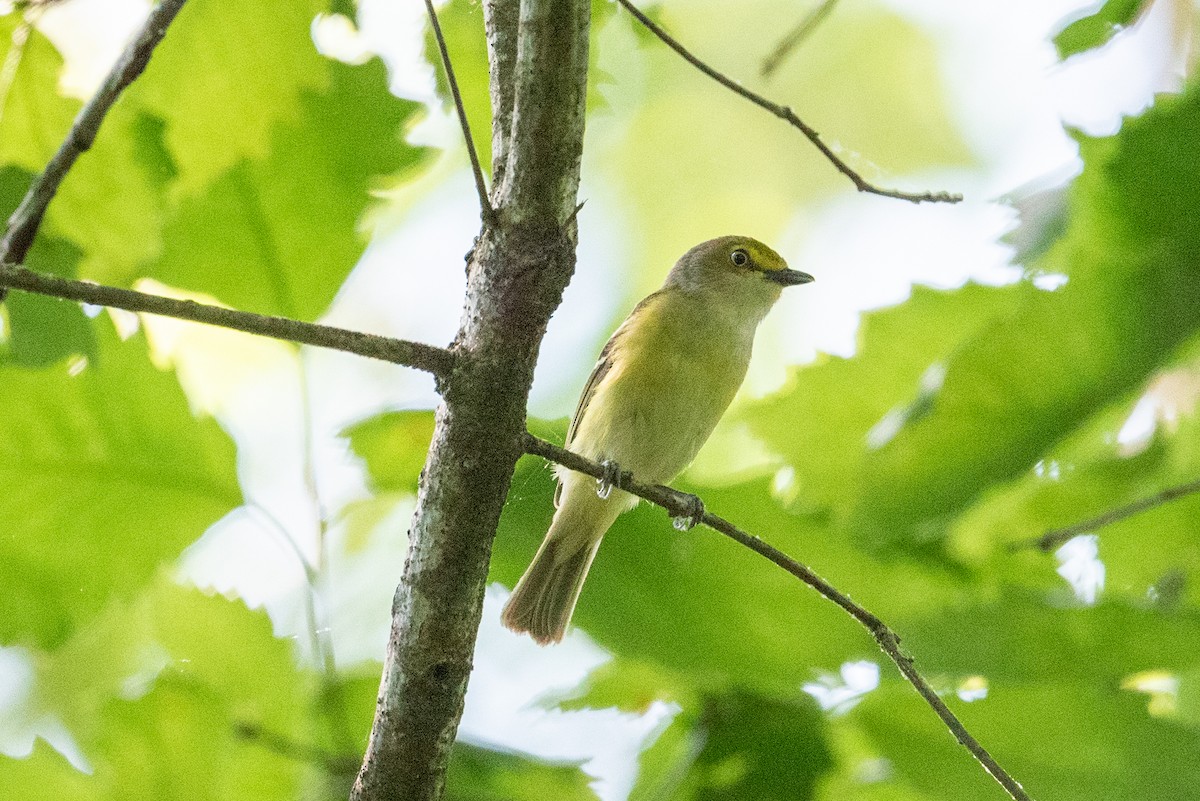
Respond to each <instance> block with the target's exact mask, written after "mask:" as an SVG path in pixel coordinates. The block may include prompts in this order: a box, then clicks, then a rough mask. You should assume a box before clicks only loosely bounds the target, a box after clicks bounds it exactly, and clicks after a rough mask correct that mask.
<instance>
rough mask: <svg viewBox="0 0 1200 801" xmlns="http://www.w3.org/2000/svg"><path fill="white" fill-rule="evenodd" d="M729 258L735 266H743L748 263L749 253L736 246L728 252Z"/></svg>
mask: <svg viewBox="0 0 1200 801" xmlns="http://www.w3.org/2000/svg"><path fill="white" fill-rule="evenodd" d="M729 260H730V261H731V262H733V264H734V266H735V267H745V266H746V265H747V264H749V263H750V255H749V254H748V253H746V251H744V250H742V249H741V248H738V249H737V250H735V251H733V252H732V253H730V254H729Z"/></svg>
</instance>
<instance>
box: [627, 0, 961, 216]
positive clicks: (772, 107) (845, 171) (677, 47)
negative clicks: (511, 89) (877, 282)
mask: <svg viewBox="0 0 1200 801" xmlns="http://www.w3.org/2000/svg"><path fill="white" fill-rule="evenodd" d="M617 2H618V3H620V4H621V5H622V6H623V7H624V8H625V9H626V10H627V11H628V12H629V13H630V14H632V15H633V16H634V17H635V18H636V19H637V21H638V22H640V23H641V24H642V25H644V26H645V27H646V28H647V29H648V30H649V31H650V32H651V33H653V34H654V35H655V36H657V37H658V38H659V39H661V40H662V42H663V43H664V44H665V45H666V46H667V47H669V48H671V49H672V50H674V51H675V52H676V53H678V54H679V55H680V56H681V57H682V58H683V60H684V61H686V62H688V63H689V64H691V65H692V66H693V67H695V68H696V69H698V70H700V71H701V72H703V73H704V74H705V75H707V76H708V77H710V78H712V79H713V80H714V81H716V82H717V83H719V84H721V85H722V86H724V87H725V88H726V89H728V90H729V91H731V92H733V93H734V94H736V95H740V96H741V97H743V98H745V99H746V100H749V101H750V102H751V103H753V104H754V105H756V106H758V107H759V108H761V109H764V110H766V111H769V112H770V113H772V114H774V115H775V116H776V117H779V118H780V119H781V120H784V121H785V122H787V123H788V124H789V125H791V126H792V127H793V128H796V129H797V130H799V131H800V133H802V134H804V136H805V137H806V138H807V139H808V141H809V142H812V144H813V146H814V147H816V148H817V150H819V151H821V154H822V155H823V156H825V158H826V159H827V160H828V161H829V162H830V163H831V164H832V165H833V166H834V167H835V168H837V171H838V172H840V173H841V174H842V175H844V176H846V177H847V178H849V179H850V181H851V182H852V183H853V184H854V186H855V188H856V189H858V191H859V192H867V193H869V194H872V195H880V196H881V197H890V198H895V199H897V200H907V201H909V202H911V203H958V202H959V201H961V200H962V195H960V194H957V193H950V192H901V191H900V190H898V189H884V188H882V187H879V186H876V185H875V184H873V183H871V182H870V181H868V180H867V179H866V178H863V177H862V176H861V175H859V174H858V173H857V172H856V171H855V170H854V169H853V168H852V167H851V166H850V165H849V164H847V163H846V162H845V161H843V160H842V159H840V158H839V157H838V155H837V154H836V153H834V152H833V149H832V148H830V147H829V145H827V144H825V141H824V140H823V139H821V135H820V134H818V133H817V132H816V130H815V129H814V128H813V127H812V126H810V125H808V124H807V123H806V122H804V121H803V120H802V119H800V118H799V117H797V116H796V114H795V112H793V111H792V110H791V109H790V108H788V107H787V106H781V105H779V104H778V103H773V102H771V101H770V100H767V99H766V98H765V97H763V96H762V95H760V94H757V93H755V92H752V91H750V90H749V89H747V88H746V87H744V86H742V85H741V84H740V83H738V82H737V81H735V80H733V79H732V78H730V77H728V76H726V75H725V74H724V73H722V72H718V71H717V70H715V69H713V68H712V67H710V66H709V65H708V64H706V63H705V62H703V61H701V60H700V59H699V58H697V57H696V56H695V55H693V54H692V53H691V51H689V50H688V49H687V48H686V47H684V46H683V45H681V44H680V43H679V42H678V41H676V40H675V39H674V38H673V37H672V36H671V35H670V34H669V33H667V32H666V31H665V30H663V29H662V27H660V26H659V25H658V24H656V23H655V22H654V20H652V19H650V18H649V17H647V16H646V15H645V14H643V13H642V12H641V11H640V10H638V8H637V6H635V5H634V4H633V3H631V2H630V0H617Z"/></svg>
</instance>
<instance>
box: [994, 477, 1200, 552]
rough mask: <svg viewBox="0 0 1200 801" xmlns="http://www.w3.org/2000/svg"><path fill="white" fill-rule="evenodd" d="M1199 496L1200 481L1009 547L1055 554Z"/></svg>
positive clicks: (1162, 492) (1013, 549) (1165, 491)
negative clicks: (1152, 511)
mask: <svg viewBox="0 0 1200 801" xmlns="http://www.w3.org/2000/svg"><path fill="white" fill-rule="evenodd" d="M1197 492H1200V479H1197V480H1195V481H1189V482H1187V483H1186V484H1180V485H1178V486H1175V487H1168V488H1167V489H1165V490H1163V491H1161V492H1156V493H1154V494H1153V495H1151V496H1149V497H1147V498H1142V499H1140V500H1136V501H1134V502H1133V503H1128V504H1126V505H1124V506H1118V507H1117V508H1116V509H1110V510H1109V511H1107V512H1105V513H1104V514H1102V515H1096V516H1095V517H1093V518H1091V519H1089V520H1084V521H1083V522H1081V523H1075V524H1074V525H1071V526H1065V527H1064V528H1056V529H1052V530H1050V531H1047V532H1046V533H1045V534H1043V535H1042V536H1040V537H1033V538H1032V539H1027V540H1020V541H1018V542H1014V543H1012V544H1011V545H1009V546H1008V547H1009V550H1010V551H1020V550H1024V549H1026V548H1040V549H1041V550H1043V551H1047V552H1049V551H1053V550H1054V549H1055V548H1057V547H1058V546H1060V545H1062V544H1063V543H1064V542H1066V541H1067V540H1069V539H1071V538H1073V537H1078V536H1079V535H1080V534H1087V533H1089V532H1092V531H1095V530H1096V529H1098V528H1104V527H1105V526H1107V525H1110V524H1112V523H1118V522H1120V521H1122V520H1124V519H1125V518H1127V517H1133V516H1134V515H1136V514H1141V513H1142V512H1145V511H1147V510H1149V509H1153V508H1154V507H1156V506H1161V505H1162V504H1164V503H1169V502H1170V501H1173V500H1176V499H1177V498H1183V497H1184V496H1187V495H1192V494H1194V493H1197Z"/></svg>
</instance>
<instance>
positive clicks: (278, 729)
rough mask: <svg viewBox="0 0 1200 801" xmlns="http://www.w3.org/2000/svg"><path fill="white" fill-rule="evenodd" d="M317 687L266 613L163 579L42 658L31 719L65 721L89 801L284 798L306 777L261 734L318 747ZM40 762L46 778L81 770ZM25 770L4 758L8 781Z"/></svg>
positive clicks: (0, 771)
mask: <svg viewBox="0 0 1200 801" xmlns="http://www.w3.org/2000/svg"><path fill="white" fill-rule="evenodd" d="M233 646H236V647H233ZM309 689H310V680H309V679H308V678H307V677H305V676H304V675H303V674H301V673H299V672H298V671H297V668H296V663H295V653H294V649H293V647H292V644H291V643H290V642H289V641H287V640H280V639H277V638H276V637H275V636H274V633H273V630H272V625H271V621H270V620H269V618H267V616H266V615H265V614H264V613H263V612H261V611H257V612H256V611H251V610H249V609H247V608H246V606H245V605H244V604H242V603H241V602H239V601H231V600H229V599H227V598H223V597H220V596H212V595H207V594H205V593H203V592H201V591H199V590H196V589H194V588H186V587H181V586H179V585H177V584H174V583H172V582H171V581H170V580H169V579H167V578H165V577H163V576H162V575H160V577H159V578H158V580H157V581H156V582H155V583H154V584H152V585H150V586H148V587H147V588H146V591H145V592H144V593H143V594H142V595H141V596H140V597H139V598H137V599H136V600H135V601H133V602H132V603H123V602H122V603H116V604H113V605H111V606H110V607H109V608H108V609H107V610H106V611H105V613H104V614H103V615H102V616H101V617H99V618H97V619H95V620H94V621H93V623H92V624H91V625H90V626H88V627H87V628H84V629H82V630H80V631H79V632H77V633H76V635H75V636H74V637H73V638H72V639H71V640H70V641H69V642H68V643H67V644H66V645H64V646H63V647H61V648H59V649H58V650H57V651H55V652H54V653H52V654H41V655H39V657H38V659H37V684H36V693H35V698H34V701H33V702H34V705H35V706H34V708H33V710H32V711H31V713H30V714H31V715H32V716H35V717H36V716H44V715H47V714H52V715H57V716H58V717H60V718H61V719H62V720H63V721H64V723H65V724H66V726H67V729H68V731H69V732H70V734H71V735H72V737H73V738H74V740H75V742H76V744H77V745H78V746H79V748H80V750H81V751H82V753H83V756H84V758H85V759H86V760H87V762H88V764H89V765H90V766H91V769H92V775H91V776H83V775H82V774H75V775H76V776H77V777H78V778H77V779H75V783H76V784H78V785H79V786H80V787H81V788H83V789H84V790H85V791H86V792H85V794H84V795H83V796H82V797H85V798H92V797H94V798H105V799H113V800H114V801H116V799H122V800H123V799H138V798H146V799H150V798H155V799H161V798H179V799H234V798H254V799H263V801H267V800H268V799H280V801H284V800H285V799H294V798H295V797H296V795H295V794H296V792H298V791H299V789H300V787H301V785H302V783H303V782H302V779H303V776H304V772H305V771H306V770H308V768H307V767H306V766H305V764H304V763H303V762H300V761H297V760H296V759H295V758H294V757H293V756H291V755H288V754H283V753H280V752H279V749H278V748H277V747H275V746H274V742H275V741H273V740H270V739H268V738H267V737H265V736H262V735H258V734H256V732H270V733H272V734H273V735H275V737H276V739H278V738H283V740H284V741H285V742H287V741H294V742H297V743H304V742H310V741H311V735H310V733H309V730H310V725H306V724H307V723H308V718H307V709H306V705H307V698H308V694H309ZM42 762H43V764H42V765H41V768H40V771H39V773H40V775H41V776H42V777H43V780H46V779H51V778H56V777H57V779H59V780H63V781H65V780H66V779H67V777H68V776H70V775H71V774H72V773H73V772H74V769H73V768H70V767H68V766H65V765H58V766H56V765H54V764H53V760H51V759H42ZM19 769H20V762H18V761H16V760H6V759H0V777H3V776H4V775H5V773H6V772H12V771H17V770H19ZM5 786H8V785H7V784H5ZM69 797H76V796H75V795H74V794H72V795H71V796H69Z"/></svg>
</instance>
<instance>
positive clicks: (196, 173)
mask: <svg viewBox="0 0 1200 801" xmlns="http://www.w3.org/2000/svg"><path fill="white" fill-rule="evenodd" d="M328 10H329V6H328V4H327V3H323V2H319V0H302V2H283V0H262V1H260V2H256V3H239V4H236V5H233V6H230V5H227V4H225V3H221V2H218V1H217V0H189V2H188V3H187V5H186V6H184V7H183V9H182V10H181V11H180V12H179V15H178V17H177V18H176V20H175V21H174V22H173V23H172V25H171V29H170V31H169V32H168V34H167V36H166V37H165V38H164V40H163V42H162V44H161V45H160V46H159V47H158V49H157V50H156V51H155V53H154V58H153V60H152V61H151V62H150V66H149V67H148V68H147V70H146V73H145V75H144V76H143V77H142V78H139V79H138V81H137V83H136V84H134V86H133V87H132V88H131V89H130V103H136V104H137V105H138V106H140V107H141V108H142V109H144V110H145V112H147V113H149V114H151V115H153V116H156V117H159V118H160V119H162V120H164V121H165V123H166V124H165V144H166V147H167V150H168V151H169V152H170V153H171V155H172V157H173V158H174V160H175V162H176V164H177V165H178V169H179V181H178V185H177V191H178V192H179V193H180V194H182V195H193V194H197V193H199V192H200V191H201V190H202V189H203V188H204V187H206V186H208V185H209V184H210V183H212V182H214V181H215V180H217V178H218V177H219V176H220V175H222V174H225V173H227V172H228V171H229V170H231V169H233V168H234V167H235V166H236V165H237V164H238V163H239V162H242V161H258V160H261V159H265V158H267V157H268V156H269V155H270V154H271V152H272V151H273V150H275V149H277V148H278V140H279V137H280V135H281V134H280V132H281V131H284V130H288V129H289V128H293V127H294V126H295V125H296V124H297V123H301V122H302V121H303V120H304V112H303V110H302V109H303V106H304V102H305V99H306V98H312V97H314V96H321V95H324V94H326V93H328V92H329V91H330V89H331V86H332V84H333V83H334V82H335V80H336V79H335V78H334V76H333V75H332V74H331V73H330V70H329V66H330V65H331V62H330V61H328V60H327V59H325V58H323V57H321V56H320V55H319V54H318V53H317V51H316V48H315V46H314V45H313V42H312V35H311V32H310V30H311V27H312V21H313V18H314V17H315V16H316V15H317V14H320V13H323V12H326V11H328ZM381 96H384V95H381ZM181 98H186V99H187V102H185V103H181V102H180V99H181ZM363 99H364V100H365V99H366V98H363ZM378 99H379V97H375V98H372V100H376V101H377V100H378ZM373 107H374V106H373ZM379 110H381V111H385V110H384V109H379ZM382 116H384V117H387V116H388V115H387V114H386V113H384V114H383V115H382ZM380 124H381V125H382V124H384V121H383V120H380ZM335 133H336V131H333V130H331V131H328V134H329V135H330V136H334V135H335ZM384 143H386V144H391V145H392V146H394V147H395V148H396V150H400V146H399V145H398V144H397V143H396V141H395V140H394V138H392V137H385V142H384ZM384 143H381V144H384ZM334 144H344V145H345V146H346V147H347V149H348V150H349V149H351V145H350V143H349V142H334V143H331V145H334ZM296 169H297V170H303V169H304V167H303V165H299V164H298V165H296Z"/></svg>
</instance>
